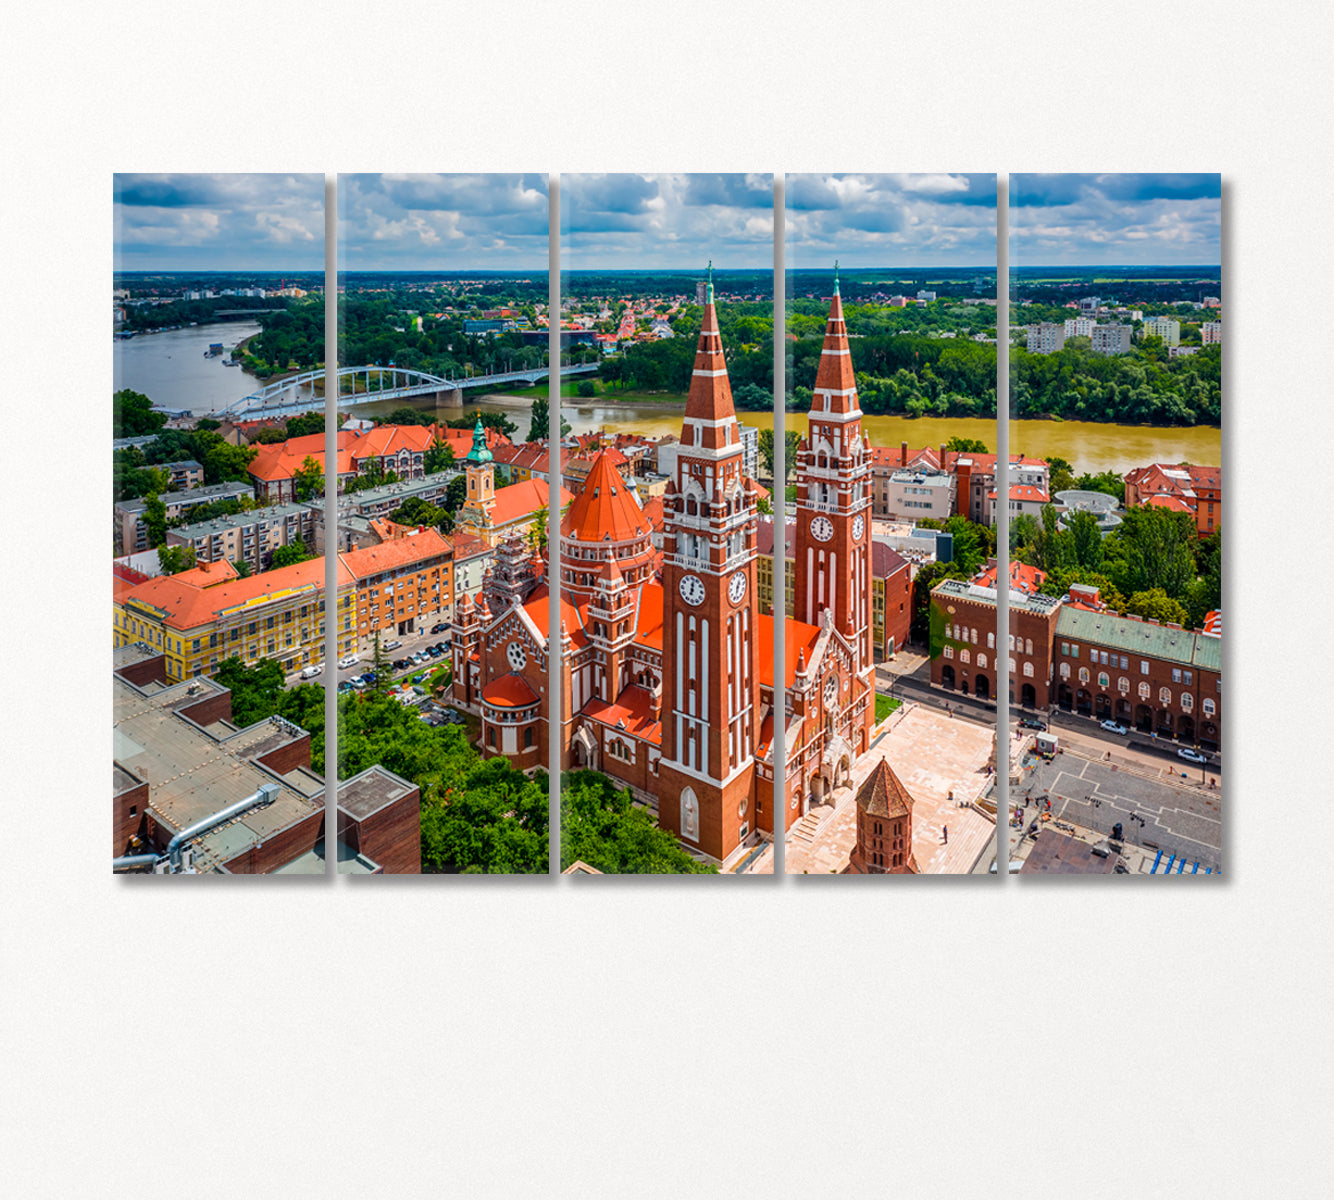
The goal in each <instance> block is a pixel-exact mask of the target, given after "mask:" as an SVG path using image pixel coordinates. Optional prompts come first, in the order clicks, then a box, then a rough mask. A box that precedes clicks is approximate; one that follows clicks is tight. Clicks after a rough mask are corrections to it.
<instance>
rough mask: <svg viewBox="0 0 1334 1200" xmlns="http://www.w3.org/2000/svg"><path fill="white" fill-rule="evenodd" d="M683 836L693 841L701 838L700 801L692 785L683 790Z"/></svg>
mask: <svg viewBox="0 0 1334 1200" xmlns="http://www.w3.org/2000/svg"><path fill="white" fill-rule="evenodd" d="M681 836H682V837H688V838H689V839H690V840H691V841H692V842H695V841H698V840H699V801H698V800H697V799H695V789H694V788H690V787H687V788H685V789H684V790H683V791H682V792H681Z"/></svg>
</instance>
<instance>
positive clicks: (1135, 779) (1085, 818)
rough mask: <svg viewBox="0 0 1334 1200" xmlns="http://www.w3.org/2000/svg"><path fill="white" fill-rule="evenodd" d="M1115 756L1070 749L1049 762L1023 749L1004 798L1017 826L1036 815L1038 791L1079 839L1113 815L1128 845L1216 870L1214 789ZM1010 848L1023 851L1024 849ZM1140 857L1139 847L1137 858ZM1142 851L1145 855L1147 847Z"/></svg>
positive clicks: (1106, 830) (1092, 835)
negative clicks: (1019, 819)
mask: <svg viewBox="0 0 1334 1200" xmlns="http://www.w3.org/2000/svg"><path fill="white" fill-rule="evenodd" d="M1123 761H1124V760H1122V759H1120V757H1118V760H1117V761H1108V760H1106V759H1100V758H1091V757H1088V756H1086V755H1083V754H1079V753H1072V752H1070V751H1066V752H1064V753H1061V754H1058V755H1057V756H1056V758H1055V759H1054V760H1053V761H1051V762H1043V761H1042V760H1041V759H1037V758H1034V757H1032V756H1029V757H1027V758H1026V760H1025V764H1024V768H1023V782H1022V783H1021V784H1020V785H1019V786H1018V787H1017V788H1014V787H1012V788H1011V789H1010V803H1011V804H1012V805H1013V806H1014V807H1015V808H1016V809H1017V810H1018V811H1019V812H1020V813H1021V814H1022V816H1023V819H1024V826H1025V827H1027V825H1028V824H1030V823H1031V822H1032V821H1033V820H1034V819H1035V818H1036V817H1038V816H1039V814H1040V812H1041V811H1042V809H1043V807H1044V806H1045V801H1043V800H1042V797H1044V796H1045V797H1046V798H1047V799H1049V800H1050V801H1051V813H1052V817H1053V819H1054V820H1057V821H1064V822H1066V823H1068V824H1072V825H1075V826H1077V827H1078V828H1079V830H1080V831H1082V832H1085V835H1086V836H1085V839H1084V840H1098V839H1101V838H1105V837H1107V836H1108V835H1109V834H1110V833H1111V831H1112V826H1113V825H1114V824H1116V823H1118V822H1119V823H1120V824H1121V827H1122V835H1123V838H1124V840H1125V842H1126V843H1128V844H1129V845H1130V846H1135V847H1143V848H1146V849H1147V850H1151V851H1154V852H1155V853H1156V851H1158V850H1160V849H1161V850H1162V851H1163V854H1164V858H1166V857H1167V856H1169V855H1176V856H1177V857H1178V858H1181V857H1184V858H1185V859H1186V861H1187V862H1189V863H1195V862H1198V863H1199V864H1200V869H1201V870H1203V869H1204V868H1205V867H1213V868H1214V869H1215V870H1217V869H1218V868H1219V866H1220V865H1221V857H1222V854H1221V846H1222V836H1221V835H1222V820H1221V811H1220V810H1221V805H1222V796H1221V790H1222V789H1221V788H1217V787H1207V786H1206V787H1201V786H1200V785H1199V784H1198V782H1196V780H1195V777H1194V775H1193V773H1192V774H1189V775H1187V776H1186V778H1185V779H1182V778H1181V773H1180V772H1176V773H1175V774H1176V780H1179V782H1178V781H1173V782H1169V781H1167V780H1165V779H1164V778H1162V769H1161V768H1160V767H1159V766H1158V764H1156V763H1154V764H1152V766H1151V768H1149V769H1146V768H1143V767H1140V766H1139V765H1138V764H1135V765H1133V766H1129V767H1127V766H1124V765H1122V763H1123ZM1150 771H1152V773H1150ZM1026 798H1027V799H1028V801H1029V804H1028V807H1027V808H1026V809H1025V808H1024V806H1023V805H1024V800H1025V799H1026ZM1016 835H1017V831H1016ZM1013 841H1014V839H1013V838H1012V842H1013ZM1018 849H1019V857H1023V856H1024V854H1025V853H1026V851H1025V850H1024V849H1023V848H1022V847H1018ZM1011 854H1012V855H1013V854H1014V850H1012V851H1011ZM1145 856H1146V855H1145V853H1144V851H1141V852H1140V854H1139V857H1140V858H1143V857H1145ZM1147 857H1148V858H1149V859H1150V861H1151V860H1152V858H1153V857H1154V854H1148V855H1147Z"/></svg>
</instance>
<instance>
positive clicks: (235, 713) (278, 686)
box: [213, 654, 283, 728]
mask: <svg viewBox="0 0 1334 1200" xmlns="http://www.w3.org/2000/svg"><path fill="white" fill-rule="evenodd" d="M213 678H214V679H216V680H217V681H218V682H219V683H220V684H222V686H223V687H225V688H230V689H231V693H232V723H233V724H234V725H239V726H241V727H242V728H244V727H245V726H247V725H253V724H254V723H255V722H256V721H262V720H264V719H265V717H271V716H272V715H273V714H274V713H276V712H277V711H278V705H279V702H280V700H281V697H282V691H283V669H282V667H280V666H279V665H278V663H277V662H276V661H275V660H274V659H271V658H261V659H260V660H259V661H258V662H257V663H256V664H255V665H254V666H253V667H247V666H246V665H245V663H244V662H242V661H241V658H240V656H239V655H235V654H234V655H232V656H231V657H230V658H225V659H223V660H222V662H220V663H219V664H218V668H217V670H216V671H215V672H214V673H213Z"/></svg>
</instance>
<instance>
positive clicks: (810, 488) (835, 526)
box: [793, 265, 874, 674]
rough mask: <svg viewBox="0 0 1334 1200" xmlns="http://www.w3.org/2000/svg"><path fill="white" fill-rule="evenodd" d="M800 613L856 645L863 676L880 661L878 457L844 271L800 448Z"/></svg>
mask: <svg viewBox="0 0 1334 1200" xmlns="http://www.w3.org/2000/svg"><path fill="white" fill-rule="evenodd" d="M795 555H796V561H795V563H794V564H793V565H794V568H795V579H794V583H795V592H796V596H795V604H794V616H795V617H796V619H797V620H798V621H805V622H806V623H807V624H810V625H818V624H820V615H821V613H823V612H824V611H825V610H826V609H827V610H830V611H831V612H832V614H833V625H834V629H835V630H836V631H837V632H838V633H840V634H841V635H842V636H843V637H844V639H845V640H847V641H848V642H849V643H851V644H852V646H853V647H854V650H855V652H856V655H857V659H858V663H857V665H858V672H857V673H858V674H862V673H863V670H869V669H870V668H871V667H872V665H873V662H874V657H873V655H874V652H873V648H872V642H871V462H870V446H869V445H868V444H867V442H866V440H865V439H864V438H863V437H862V410H861V406H860V405H859V404H858V402H857V384H856V382H855V381H854V379H853V371H852V356H851V353H850V351H849V349H848V330H847V326H846V324H845V323H844V321H843V300H842V298H841V297H840V295H839V288H838V269H837V265H835V270H834V297H833V302H832V303H831V305H830V308H829V323H828V325H827V326H826V327H825V335H824V348H823V350H822V352H821V354H820V367H819V370H818V371H817V373H816V376H815V391H814V395H813V396H812V397H811V411H810V430H809V432H808V433H807V435H806V438H805V440H804V441H803V442H801V443H800V445H799V446H798V448H797V537H796V551H795Z"/></svg>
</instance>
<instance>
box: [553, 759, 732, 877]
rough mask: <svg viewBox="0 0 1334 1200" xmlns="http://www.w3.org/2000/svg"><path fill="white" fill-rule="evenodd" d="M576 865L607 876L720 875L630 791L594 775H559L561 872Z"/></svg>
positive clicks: (584, 773) (569, 773) (586, 772)
mask: <svg viewBox="0 0 1334 1200" xmlns="http://www.w3.org/2000/svg"><path fill="white" fill-rule="evenodd" d="M576 860H581V861H583V862H585V863H587V864H588V865H589V866H590V867H595V868H597V870H599V871H602V872H604V873H606V874H608V875H703V874H716V873H717V868H716V867H712V866H707V865H705V864H704V863H701V862H699V861H698V860H696V859H694V858H692V857H691V856H690V855H689V854H687V853H686V852H685V851H684V850H683V849H682V848H681V844H680V842H679V841H678V840H677V839H676V837H675V835H673V834H671V833H668V832H667V831H666V830H664V829H660V828H659V827H658V825H657V822H656V821H654V819H653V817H652V816H651V815H650V813H649V812H648V811H647V810H646V809H643V808H639V807H637V806H636V805H635V804H634V802H633V797H632V796H631V793H630V789H629V788H619V789H618V788H617V787H616V785H615V784H614V783H613V782H612V781H611V780H610V779H608V778H607V777H606V776H605V775H601V774H599V773H597V772H596V771H570V772H567V773H565V774H564V775H562V776H561V869H562V870H564V869H566V868H567V867H569V866H570V865H571V864H573V863H574V862H575V861H576Z"/></svg>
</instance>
